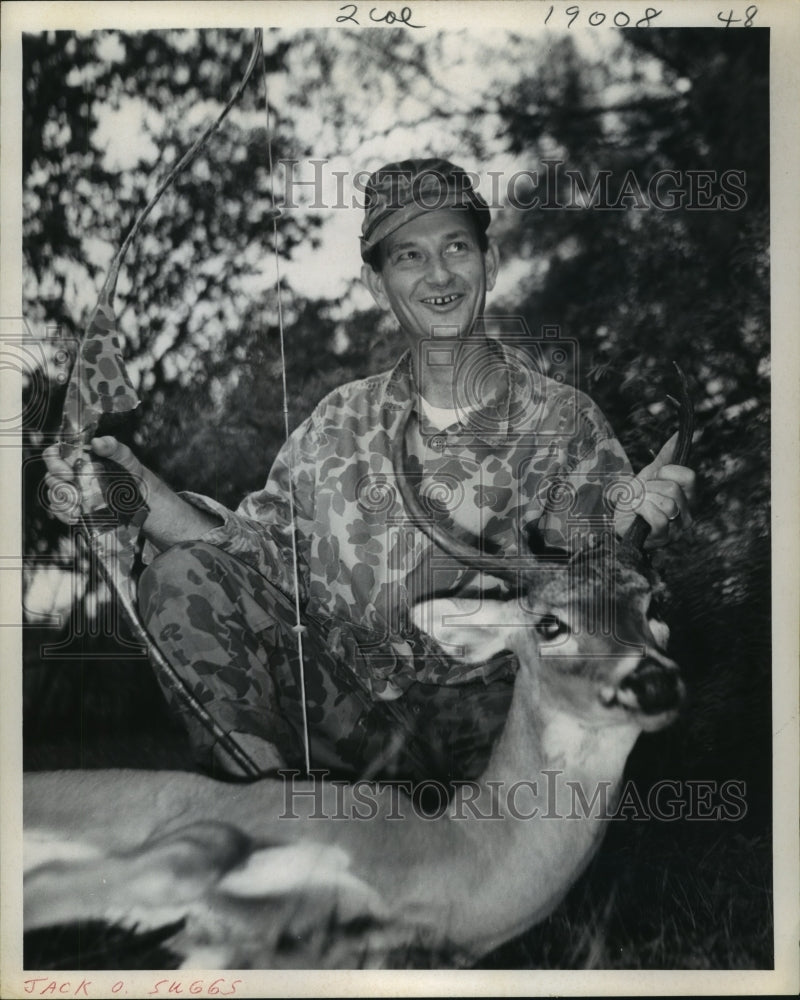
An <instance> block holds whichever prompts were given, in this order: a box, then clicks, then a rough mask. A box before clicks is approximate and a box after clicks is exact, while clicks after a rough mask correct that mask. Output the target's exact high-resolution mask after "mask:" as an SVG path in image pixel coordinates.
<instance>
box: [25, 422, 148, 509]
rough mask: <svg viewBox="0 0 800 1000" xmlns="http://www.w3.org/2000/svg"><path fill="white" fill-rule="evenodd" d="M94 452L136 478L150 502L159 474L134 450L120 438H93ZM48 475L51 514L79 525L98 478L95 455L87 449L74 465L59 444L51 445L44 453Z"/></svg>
mask: <svg viewBox="0 0 800 1000" xmlns="http://www.w3.org/2000/svg"><path fill="white" fill-rule="evenodd" d="M91 451H92V452H94V454H95V455H97V456H98V457H99V458H103V459H108V460H110V461H111V462H114V463H116V464H117V465H119V466H121V467H122V469H124V470H125V472H126V473H127V474H128V475H129V476H130V477H131V478H132V479H133V480H134V481H135V483H136V486H137V487H138V489H139V491H140V493H141V494H142V497H143V499H144V501H145V503H148V502H149V499H150V496H151V494H152V493H153V492H154V490H153V486H154V484H156V483H157V479H156V477H155V476H154V475H153V473H152V472H150V470H149V469H146V468H145V467H144V466H143V465H142V463H141V462H140V461H139V459H138V458H137V457H136V456H135V455H134V454H133V452H132V451H131V450H130V448H128V447H127V446H126V445H124V444H120V442H119V441H117V439H116V438H113V437H100V438H93V439H92V442H91ZM42 457H43V459H44V462H45V465H46V466H47V475H46V476H45V479H44V482H45V485H46V486H47V490H48V495H49V507H50V513H51V514H52V515H53V516H54V517H56V518H58V520H59V521H63V522H64V524H76V523H77V522H78V518H79V516H80V513H81V506H82V501H85V500H86V493H87V491H88V489H89V487H90V484H91V481H92V479H93V478H94V475H95V473H94V470H93V467H92V462H91V455H90V453H89V450H88V449H87V452H86V455H85V457H83V458H80V457H79V458H78V459H77V460H76V461H75V462H74V464H70V463H69V462H67V461H66V460H65V459H63V458H61V456H60V455H59V446H58V445H57V444H54V445H50V447H49V448H46V449H45V450H44V452H43V453H42Z"/></svg>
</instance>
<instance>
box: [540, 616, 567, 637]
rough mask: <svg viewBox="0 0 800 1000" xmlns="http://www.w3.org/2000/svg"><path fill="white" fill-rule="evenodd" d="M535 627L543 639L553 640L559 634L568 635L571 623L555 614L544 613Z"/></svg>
mask: <svg viewBox="0 0 800 1000" xmlns="http://www.w3.org/2000/svg"><path fill="white" fill-rule="evenodd" d="M534 628H535V629H536V631H537V632H538V633H539V635H540V636H541V637H542V639H546V640H547V641H548V642H552V640H553V639H557V638H558V637H559V636H562V635H566V634H567V633H568V632H569V625H567V623H566V622H563V621H561V619H560V618H557V617H556V616H555V615H542V617H541V618H540V620H539V621H538V622H537V623H536V624H535V625H534Z"/></svg>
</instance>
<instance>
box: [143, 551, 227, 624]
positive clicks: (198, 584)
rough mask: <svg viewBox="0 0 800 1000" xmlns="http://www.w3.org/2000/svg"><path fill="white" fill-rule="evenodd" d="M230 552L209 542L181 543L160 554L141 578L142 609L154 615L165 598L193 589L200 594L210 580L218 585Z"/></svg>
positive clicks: (146, 615)
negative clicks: (227, 552) (199, 591)
mask: <svg viewBox="0 0 800 1000" xmlns="http://www.w3.org/2000/svg"><path fill="white" fill-rule="evenodd" d="M226 561H227V556H226V553H225V552H223V551H222V549H219V548H217V547H216V546H215V545H209V544H208V543H207V542H199V541H190V542H179V543H178V544H177V545H173V546H171V547H170V548H168V549H166V550H165V551H164V552H161V553H159V555H157V556H156V557H155V559H154V560H153V561H152V562H151V563H150V564H149V565H148V566H147V567H146V568H145V569H144V571H143V572H142V575H141V576H140V577H139V586H138V591H139V595H138V596H139V611H140V613H141V614H142V615H143V616H144V617H145V618H147V617H149V616H151V615H152V614H153V613H154V612H155V611H156V610H157V608H156V607H154V604H158V605H161V604H163V601H164V599H165V598H166V599H168V598H169V597H171V596H172V597H177V596H178V595H180V594H185V593H187V592H189V591H191V592H194V593H196V592H197V591H198V590H202V589H204V584H205V583H207V584H208V585H210V586H212V587H216V586H218V584H219V581H220V580H221V579H222V578H223V577H224V576H225V563H226Z"/></svg>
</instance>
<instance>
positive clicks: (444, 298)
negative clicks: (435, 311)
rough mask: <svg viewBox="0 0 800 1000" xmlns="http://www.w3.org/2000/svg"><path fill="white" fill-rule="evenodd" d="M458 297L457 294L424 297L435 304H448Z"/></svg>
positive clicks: (426, 300) (425, 300)
mask: <svg viewBox="0 0 800 1000" xmlns="http://www.w3.org/2000/svg"><path fill="white" fill-rule="evenodd" d="M457 298H458V296H457V295H439V296H437V297H436V298H431V299H423V301H424V302H429V303H430V304H431V305H434V306H446V305H448V304H449V303H450V302H455V300H456V299H457Z"/></svg>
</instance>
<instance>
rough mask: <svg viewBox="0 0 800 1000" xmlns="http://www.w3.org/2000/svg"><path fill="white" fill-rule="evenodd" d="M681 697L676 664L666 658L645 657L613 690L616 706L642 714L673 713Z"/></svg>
mask: <svg viewBox="0 0 800 1000" xmlns="http://www.w3.org/2000/svg"><path fill="white" fill-rule="evenodd" d="M685 694H686V688H685V686H684V683H683V681H682V680H681V675H680V672H679V670H678V667H677V664H675V663H673V661H672V660H668V659H667V658H666V657H658V659H656V658H654V657H652V656H645V657H644V659H642V660H640V661H639V663H638V664H637V665H636V667H635V668H634V669H633V670H631V671H630V673H628V674H626V675H625V676H624V677H623V678H622V680H621V681H620V682H619V685H618V687H617V700H618V701H619V703H620V704H621V705H624V706H625V707H626V708H630V709H633V710H638V711H639V712H642V713H644V714H645V715H661V714H663V713H664V712H674V711H676V710H677V709H678V708H680V706H681V703H682V702H683V699H684V697H685Z"/></svg>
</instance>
